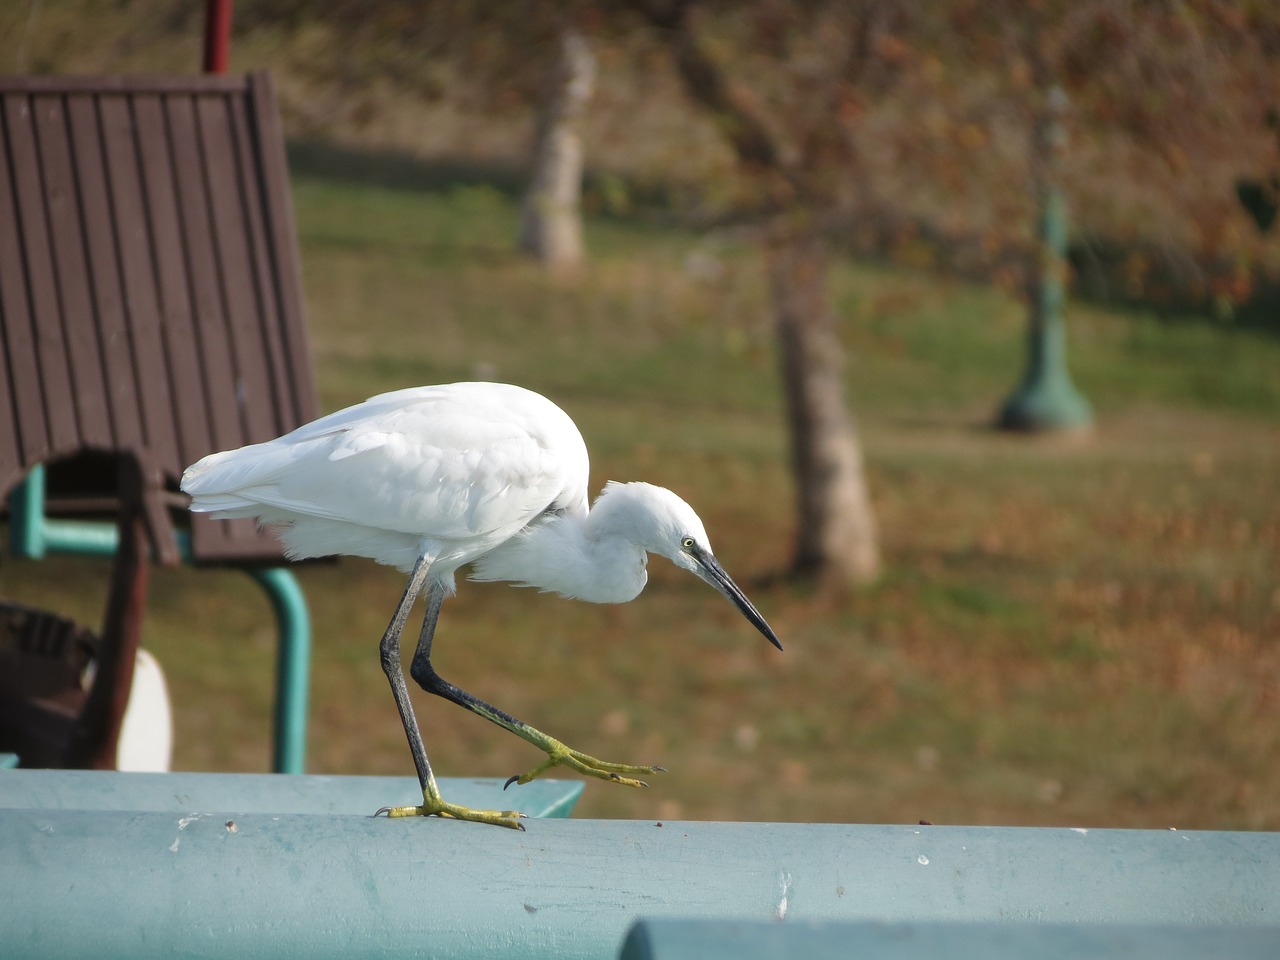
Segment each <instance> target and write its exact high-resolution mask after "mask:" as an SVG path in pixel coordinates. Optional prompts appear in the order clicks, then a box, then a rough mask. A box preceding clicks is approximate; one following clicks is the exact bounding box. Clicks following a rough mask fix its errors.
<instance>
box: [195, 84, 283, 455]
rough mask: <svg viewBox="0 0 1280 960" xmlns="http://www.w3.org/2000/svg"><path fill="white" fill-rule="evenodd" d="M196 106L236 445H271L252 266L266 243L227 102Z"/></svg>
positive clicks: (210, 100)
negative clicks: (250, 206)
mask: <svg viewBox="0 0 1280 960" xmlns="http://www.w3.org/2000/svg"><path fill="white" fill-rule="evenodd" d="M195 105H196V118H197V122H198V123H199V124H200V137H201V146H202V150H201V156H202V159H203V160H204V174H205V177H206V181H207V183H208V196H209V213H210V218H209V219H210V224H211V226H212V228H213V248H212V251H211V252H212V258H213V260H214V262H215V265H216V267H217V272H218V277H219V280H220V281H221V287H222V302H223V304H224V306H225V312H224V314H223V316H222V317H221V319H222V322H223V329H224V331H225V334H224V335H225V337H226V338H227V341H228V342H229V344H230V348H231V350H230V352H231V360H232V365H233V368H234V371H235V372H234V376H235V383H236V404H237V407H238V412H239V414H240V425H241V434H240V436H239V437H238V438H237V440H236V443H237V444H243V443H248V442H250V441H255V440H269V439H270V438H271V437H273V436H275V434H274V432H273V430H272V428H273V426H274V424H275V417H274V416H273V412H272V409H271V404H272V398H271V395H270V392H269V389H270V384H269V379H268V376H267V364H266V360H267V357H266V350H265V344H264V342H263V338H262V327H263V323H264V320H265V318H264V317H263V315H262V312H261V311H260V309H259V300H258V297H257V295H256V291H255V289H254V288H255V282H256V277H255V276H254V273H253V269H252V262H251V256H252V248H253V247H254V246H256V245H257V244H258V243H260V242H261V238H260V237H256V236H254V235H253V234H252V233H251V232H250V231H249V229H248V223H247V221H246V217H245V211H244V197H243V192H242V181H243V179H244V177H243V176H242V175H241V173H240V171H239V170H238V161H239V151H238V150H237V149H236V144H235V139H234V137H235V135H234V131H233V129H232V124H231V115H230V112H229V111H228V109H227V102H226V100H225V99H223V98H221V97H197V98H196V101H195Z"/></svg>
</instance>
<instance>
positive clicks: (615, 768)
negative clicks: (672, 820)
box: [502, 738, 667, 790]
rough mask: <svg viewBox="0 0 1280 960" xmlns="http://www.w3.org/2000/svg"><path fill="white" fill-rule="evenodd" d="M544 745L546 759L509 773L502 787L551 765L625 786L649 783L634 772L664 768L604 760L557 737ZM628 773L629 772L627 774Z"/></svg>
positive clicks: (521, 781)
mask: <svg viewBox="0 0 1280 960" xmlns="http://www.w3.org/2000/svg"><path fill="white" fill-rule="evenodd" d="M548 739H550V738H548ZM543 749H544V750H546V751H547V759H545V760H543V761H542V762H541V763H540V764H538V765H537V766H536V767H534V768H533V769H532V770H530V771H529V772H528V773H523V774H517V775H516V776H514V777H511V778H510V779H509V780H508V781H507V782H506V783H505V784H503V787H502V789H504V790H505V789H506V788H507V787H509V786H511V785H512V784H513V783H520V784H524V783H528V782H529V781H530V780H533V779H535V778H537V777H540V776H542V774H544V773H546V772H547V771H548V770H550V769H551V768H552V767H568V768H569V769H570V770H576V771H577V772H578V773H581V774H584V775H586V776H588V777H598V778H600V779H601V780H609V781H611V782H612V783H620V784H622V785H623V786H627V787H647V786H648V784H647V783H645V782H644V781H643V780H636V779H635V776H636V775H647V774H650V773H666V772H667V770H666V768H665V767H647V766H638V765H636V764H633V763H609V762H607V761H605V760H597V759H596V758H595V757H590V756H587V754H585V753H580V752H579V751H577V750H570V749H569V748H568V747H566V746H565V745H564V744H563V743H561V742H560V741H559V740H551V743H550V745H549V746H546V747H543ZM628 774H630V775H631V776H628Z"/></svg>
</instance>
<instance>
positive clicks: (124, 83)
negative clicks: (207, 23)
mask: <svg viewBox="0 0 1280 960" xmlns="http://www.w3.org/2000/svg"><path fill="white" fill-rule="evenodd" d="M247 86H248V78H247V77H246V76H244V75H243V74H228V75H224V76H213V75H211V74H207V73H190V74H158V73H141V74H127V73H121V74H110V75H106V76H93V75H75V74H63V75H48V76H0V94H4V93H22V94H35V93H71V94H84V95H88V96H96V95H98V94H109V93H121V94H193V93H217V94H222V95H224V96H226V95H234V94H242V93H244V91H245V89H246V87H247Z"/></svg>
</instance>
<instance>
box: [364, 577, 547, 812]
mask: <svg viewBox="0 0 1280 960" xmlns="http://www.w3.org/2000/svg"><path fill="white" fill-rule="evenodd" d="M430 568H431V564H430V561H428V560H427V558H426V557H420V558H419V559H418V562H417V563H416V564H414V567H413V573H412V574H410V576H409V583H408V585H407V586H406V587H405V590H404V595H403V596H402V597H401V598H400V605H399V606H398V607H396V612H395V616H393V617H392V618H391V623H390V624H388V625H387V632H386V633H384V634H383V635H382V644H381V646H380V648H379V649H380V652H381V654H382V671H383V673H385V674H386V675H387V680H389V681H390V683H391V692H392V694H393V695H394V696H395V698H396V709H397V710H399V711H400V722H401V724H403V725H404V732H405V736H406V737H408V738H409V751H410V752H411V753H412V754H413V764H414V766H415V767H416V768H417V770H418V782H419V783H420V784H421V785H422V806H420V807H413V806H410V807H383V808H382V809H381V810H379V811H378V813H385V814H386V815H387V816H388V817H431V816H438V817H451V818H453V819H456V820H476V821H478V822H480V823H492V824H497V825H498V826H503V827H514V828H515V829H517V830H523V829H524V827H523V826H522V825H521V823H520V818H521V817H523V816H524V814H522V813H519V812H517V811H515V810H472V809H471V808H470V807H460V806H458V805H457V804H454V803H448V802H446V801H445V800H444V798H443V797H441V796H440V788H439V787H438V786H437V785H436V778H435V776H434V774H432V772H431V762H430V761H429V760H428V759H427V750H426V747H424V746H423V744H422V734H421V732H420V731H419V730H418V721H417V718H416V717H414V715H413V703H412V702H411V701H410V700H409V690H408V687H406V685H405V682H404V671H403V669H402V668H401V666H400V634H401V633H402V632H403V631H404V624H405V621H406V620H407V619H408V618H409V611H410V609H411V608H412V607H413V602H414V600H415V599H417V596H418V594H419V593H421V592H422V587H423V584H424V583H425V582H426V580H427V573H428V571H429V570H430ZM430 597H431V599H432V600H433V601H434V602H433V603H428V605H427V619H428V620H429V621H431V629H432V631H433V632H434V630H435V620H436V618H437V617H439V615H440V600H442V599H443V597H444V592H443V590H436V589H434V588H433V589H432V590H431V592H430ZM374 816H377V814H374Z"/></svg>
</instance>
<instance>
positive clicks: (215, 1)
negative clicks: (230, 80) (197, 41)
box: [202, 0, 231, 73]
mask: <svg viewBox="0 0 1280 960" xmlns="http://www.w3.org/2000/svg"><path fill="white" fill-rule="evenodd" d="M230 48H231V0H205V8H204V65H203V67H202V69H203V70H204V72H205V73H226V72H227V51H228V50H230Z"/></svg>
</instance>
